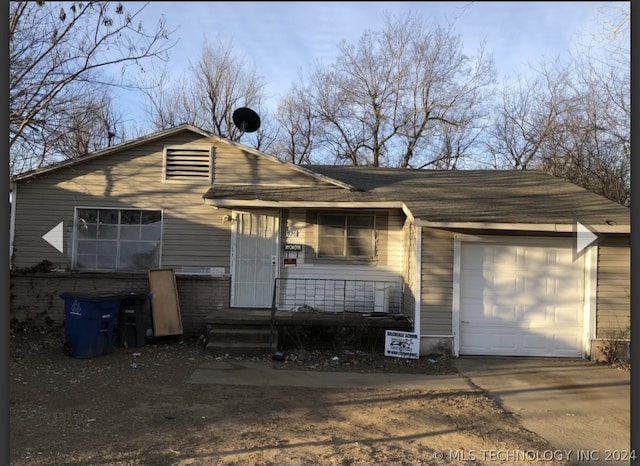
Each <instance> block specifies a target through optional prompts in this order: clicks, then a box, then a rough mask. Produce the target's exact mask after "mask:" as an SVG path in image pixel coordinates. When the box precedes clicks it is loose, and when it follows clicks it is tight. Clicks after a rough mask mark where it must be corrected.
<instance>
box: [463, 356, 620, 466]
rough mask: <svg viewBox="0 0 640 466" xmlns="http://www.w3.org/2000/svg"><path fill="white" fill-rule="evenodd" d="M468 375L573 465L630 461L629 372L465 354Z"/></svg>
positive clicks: (581, 363)
mask: <svg viewBox="0 0 640 466" xmlns="http://www.w3.org/2000/svg"><path fill="white" fill-rule="evenodd" d="M455 365H456V367H457V368H458V370H459V371H460V372H461V373H462V375H463V376H464V377H465V378H467V380H468V381H469V382H470V383H471V384H472V385H475V386H477V387H479V388H481V389H483V390H485V391H486V392H488V394H489V395H490V396H491V397H492V398H494V399H495V400H496V401H498V402H499V403H500V404H501V405H502V406H503V407H504V408H505V409H507V410H508V411H510V412H512V413H513V414H514V415H515V416H516V417H517V418H518V419H519V420H520V422H521V424H522V425H523V426H524V427H525V428H527V429H529V430H531V431H533V432H535V433H537V434H538V435H540V436H541V437H543V438H545V439H546V440H548V441H549V442H550V443H551V444H552V445H553V446H554V447H555V448H556V449H558V450H566V451H569V450H570V451H571V453H570V455H568V456H569V457H570V459H571V461H572V463H571V464H575V465H592V464H593V465H595V464H603V465H604V464H607V465H612V464H616V465H619V464H630V463H631V461H630V459H629V457H628V455H629V449H630V442H631V440H630V438H631V434H630V429H631V419H630V411H631V410H630V372H627V371H625V370H622V369H616V368H612V367H610V366H607V365H604V364H597V363H593V362H591V361H587V360H582V359H564V358H557V359H556V358H521V357H486V358H482V357H461V358H459V359H457V360H456V361H455Z"/></svg>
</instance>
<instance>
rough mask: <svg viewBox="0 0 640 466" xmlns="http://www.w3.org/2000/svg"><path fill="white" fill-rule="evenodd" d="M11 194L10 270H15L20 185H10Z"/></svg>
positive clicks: (12, 183)
mask: <svg viewBox="0 0 640 466" xmlns="http://www.w3.org/2000/svg"><path fill="white" fill-rule="evenodd" d="M9 186H10V189H9V193H10V195H11V201H10V205H9V208H10V209H11V217H10V220H9V270H11V269H13V250H14V244H15V239H16V207H17V204H16V199H17V196H18V183H16V182H15V181H13V182H11V183H10V185H9Z"/></svg>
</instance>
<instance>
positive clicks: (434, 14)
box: [116, 1, 629, 120]
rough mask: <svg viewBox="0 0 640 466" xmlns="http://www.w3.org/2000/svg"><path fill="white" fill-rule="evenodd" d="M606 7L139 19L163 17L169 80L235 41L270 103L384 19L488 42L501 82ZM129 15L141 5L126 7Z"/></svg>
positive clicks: (367, 7) (293, 8) (311, 5)
mask: <svg viewBox="0 0 640 466" xmlns="http://www.w3.org/2000/svg"><path fill="white" fill-rule="evenodd" d="M605 4H629V2H524V1H517V2H188V1H180V2H160V1H156V2H154V1H152V2H151V3H150V4H149V5H148V6H147V7H146V8H145V9H144V11H143V12H142V14H141V16H140V19H142V21H143V23H144V24H145V25H146V27H148V28H152V26H153V25H154V24H155V22H156V21H157V20H158V19H159V18H160V17H161V15H164V16H165V18H166V21H167V27H168V29H170V30H173V29H177V30H176V31H175V32H174V33H173V34H172V36H171V38H172V39H174V40H176V39H177V40H178V44H177V45H176V46H175V47H174V48H173V49H172V50H171V52H170V53H171V58H170V61H169V68H170V69H171V70H172V73H175V75H174V78H177V77H178V75H179V74H180V73H181V72H182V71H183V70H187V69H188V67H189V65H190V63H194V62H195V61H197V60H198V57H199V54H200V52H201V49H202V44H203V43H204V40H205V38H206V37H208V38H209V39H210V40H211V41H212V42H213V41H215V39H216V37H217V36H218V35H219V36H220V37H223V38H226V39H229V40H231V41H232V43H233V46H234V49H235V51H236V52H237V53H238V55H239V56H240V57H241V58H242V60H243V61H244V62H245V64H246V65H248V66H249V67H253V68H255V70H256V72H257V74H258V75H259V76H261V77H262V78H263V79H264V81H265V83H266V88H265V91H266V93H267V96H268V97H270V100H269V102H271V103H272V105H270V106H273V107H274V109H275V102H277V100H278V99H279V97H280V96H281V95H283V94H284V93H285V92H286V91H287V90H288V88H289V86H290V85H291V84H292V82H293V81H294V80H295V79H296V78H297V76H298V73H299V72H302V73H307V72H308V71H310V70H311V68H312V67H313V66H314V65H315V64H316V63H325V64H328V63H331V62H332V61H333V60H334V59H335V56H336V53H337V47H336V46H337V44H338V42H339V41H340V40H341V39H345V40H347V41H348V42H351V43H355V42H357V40H358V39H359V38H360V36H361V35H362V33H363V32H364V31H365V30H367V29H370V30H379V29H381V28H382V27H383V25H384V18H383V12H385V11H388V12H390V13H392V14H394V15H396V16H399V17H401V16H404V15H405V14H406V13H412V14H417V15H421V16H422V17H423V18H424V19H425V20H427V21H433V22H435V23H437V24H442V25H445V24H448V23H450V22H453V24H454V26H453V30H454V32H455V33H457V34H459V35H460V36H461V39H462V43H463V45H464V47H465V49H467V50H468V52H470V53H474V52H475V51H476V50H477V47H478V46H479V44H480V43H481V41H483V40H484V41H486V46H487V49H488V51H490V52H492V53H493V58H494V61H495V64H496V68H497V71H498V78H499V79H500V80H501V79H502V78H504V77H507V76H509V75H513V74H518V73H524V72H526V71H527V66H528V64H535V63H536V62H537V61H538V60H540V58H542V57H546V58H548V59H551V58H554V57H555V56H557V55H560V56H565V57H566V56H567V54H568V52H569V50H571V49H573V48H574V47H575V45H576V44H577V43H578V41H580V40H582V39H584V37H582V39H581V35H584V34H585V33H586V32H588V31H590V30H591V31H593V30H595V29H596V28H597V25H596V23H595V22H594V21H593V19H594V18H595V17H596V15H597V14H598V9H599V7H601V6H602V5H605ZM125 5H126V7H127V8H128V9H129V10H133V9H134V8H135V7H136V6H139V5H142V3H141V2H127V3H125ZM127 100H128V102H116V105H117V106H118V107H119V109H120V110H121V111H122V112H123V113H124V114H125V115H124V116H125V119H127V120H129V119H136V117H135V114H136V107H138V108H139V106H138V105H136V103H135V100H132V99H127Z"/></svg>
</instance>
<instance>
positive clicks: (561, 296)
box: [454, 237, 591, 357]
mask: <svg viewBox="0 0 640 466" xmlns="http://www.w3.org/2000/svg"><path fill="white" fill-rule="evenodd" d="M456 247H457V259H456V262H457V264H456V265H457V267H456V268H457V283H458V287H457V288H458V289H457V290H456V292H455V295H456V298H457V299H455V298H454V302H455V304H454V326H457V328H458V332H457V335H458V339H457V347H458V354H459V355H489V356H553V357H582V356H583V355H584V353H585V346H584V343H585V340H586V335H585V328H588V324H589V317H588V316H589V306H590V303H589V294H588V289H589V286H590V282H589V281H590V278H589V274H588V267H585V265H586V264H587V262H588V261H589V260H590V257H591V255H590V254H585V255H584V256H579V257H577V258H576V257H574V256H575V254H574V242H573V241H572V239H571V238H523V237H519V238H504V237H503V238H475V240H473V241H464V240H462V241H457V244H456ZM456 321H457V322H456Z"/></svg>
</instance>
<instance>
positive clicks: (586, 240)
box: [576, 222, 598, 255]
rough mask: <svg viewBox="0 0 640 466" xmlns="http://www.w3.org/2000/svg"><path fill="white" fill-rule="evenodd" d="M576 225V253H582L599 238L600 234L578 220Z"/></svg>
mask: <svg viewBox="0 0 640 466" xmlns="http://www.w3.org/2000/svg"><path fill="white" fill-rule="evenodd" d="M576 227H577V228H576V232H577V238H576V254H578V255H580V254H581V253H582V251H584V250H585V249H586V248H588V247H589V246H591V244H593V242H594V241H595V240H597V239H598V235H596V234H595V233H594V232H592V231H591V230H589V228H587V227H586V226H584V225H583V224H582V223H580V222H576Z"/></svg>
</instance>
